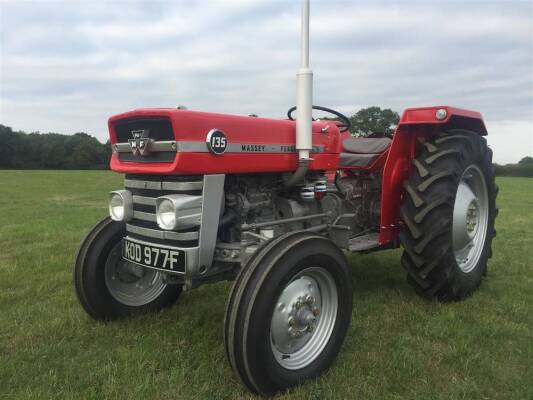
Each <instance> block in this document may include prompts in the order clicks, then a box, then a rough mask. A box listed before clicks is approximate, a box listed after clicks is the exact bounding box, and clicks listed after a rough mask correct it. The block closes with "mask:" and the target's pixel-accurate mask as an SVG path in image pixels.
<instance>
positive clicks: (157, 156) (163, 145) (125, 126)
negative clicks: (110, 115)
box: [113, 117, 176, 163]
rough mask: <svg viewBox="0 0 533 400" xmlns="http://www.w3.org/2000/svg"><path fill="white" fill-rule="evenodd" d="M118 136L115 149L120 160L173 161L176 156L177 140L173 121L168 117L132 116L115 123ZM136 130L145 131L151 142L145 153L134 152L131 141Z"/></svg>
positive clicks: (143, 161)
mask: <svg viewBox="0 0 533 400" xmlns="http://www.w3.org/2000/svg"><path fill="white" fill-rule="evenodd" d="M113 129H114V130H115V135H116V137H117V143H116V144H115V145H114V150H115V151H116V152H117V153H118V158H119V160H120V161H131V162H141V163H154V162H172V161H174V159H175V158H176V142H175V139H174V134H173V132H172V123H171V122H170V119H168V118H156V117H152V118H148V117H146V118H132V119H124V120H119V121H116V122H114V123H113ZM135 131H143V132H145V134H146V139H149V140H150V141H151V142H152V143H150V145H149V147H150V149H149V151H147V153H146V154H145V155H141V154H133V151H132V148H131V146H130V143H129V141H130V140H131V139H133V133H132V132H135Z"/></svg>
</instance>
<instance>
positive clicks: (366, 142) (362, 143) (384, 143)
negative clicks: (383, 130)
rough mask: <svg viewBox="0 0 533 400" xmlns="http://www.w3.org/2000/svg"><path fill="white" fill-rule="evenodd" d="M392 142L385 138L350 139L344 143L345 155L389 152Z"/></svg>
mask: <svg viewBox="0 0 533 400" xmlns="http://www.w3.org/2000/svg"><path fill="white" fill-rule="evenodd" d="M391 142H392V140H391V139H389V138H387V137H383V138H363V137H362V138H354V137H353V138H348V139H344V141H343V142H342V147H343V148H344V150H343V151H344V152H345V153H354V154H379V153H383V152H384V151H385V150H387V149H388V148H389V146H390V144H391Z"/></svg>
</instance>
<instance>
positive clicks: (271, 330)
mask: <svg viewBox="0 0 533 400" xmlns="http://www.w3.org/2000/svg"><path fill="white" fill-rule="evenodd" d="M351 310H352V284H351V277H350V272H349V269H348V267H347V264H346V259H345V257H344V254H343V253H342V252H341V251H340V250H339V248H338V247H337V246H335V245H334V244H333V243H332V242H331V241H329V240H327V239H326V238H323V237H321V236H316V235H311V234H307V233H292V234H288V235H285V236H282V237H280V238H277V239H274V240H272V241H271V242H270V243H269V244H267V245H266V246H265V247H264V248H262V249H261V250H258V251H257V253H256V255H255V256H254V257H253V258H252V259H251V260H250V262H249V263H248V265H247V266H246V267H245V268H244V269H243V270H242V271H241V273H240V274H239V276H238V277H237V279H236V281H235V284H234V287H233V289H232V292H231V294H230V298H229V302H228V306H227V312H226V319H225V332H224V333H225V335H224V339H225V340H224V342H225V347H226V353H227V356H228V358H229V361H230V363H231V365H232V367H233V369H234V371H235V372H236V373H237V375H238V376H239V377H240V379H241V380H242V382H243V383H244V384H245V385H246V386H247V387H248V388H249V389H250V390H252V391H253V392H256V393H261V394H264V395H270V394H273V393H275V392H278V391H281V390H284V389H287V388H289V387H291V386H294V385H297V384H299V383H301V382H302V381H303V380H304V379H307V378H312V377H315V376H318V375H319V374H320V373H321V372H322V371H324V370H325V369H326V368H327V367H329V366H330V365H331V363H332V362H333V360H334V359H335V357H336V356H337V354H338V352H339V350H340V347H341V345H342V343H343V340H344V337H345V335H346V331H347V329H348V325H349V323H350V319H351Z"/></svg>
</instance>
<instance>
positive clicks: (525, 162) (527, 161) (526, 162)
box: [518, 156, 533, 165]
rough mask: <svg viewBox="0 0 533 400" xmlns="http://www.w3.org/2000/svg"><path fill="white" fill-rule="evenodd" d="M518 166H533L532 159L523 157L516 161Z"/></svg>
mask: <svg viewBox="0 0 533 400" xmlns="http://www.w3.org/2000/svg"><path fill="white" fill-rule="evenodd" d="M518 165H533V157H529V156H527V157H524V158H522V159H521V160H520V161H518Z"/></svg>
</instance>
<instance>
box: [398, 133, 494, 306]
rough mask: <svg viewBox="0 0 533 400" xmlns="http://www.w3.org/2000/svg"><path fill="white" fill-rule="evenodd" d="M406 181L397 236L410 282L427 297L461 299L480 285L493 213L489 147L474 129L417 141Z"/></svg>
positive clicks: (489, 250) (485, 261) (492, 177)
mask: <svg viewBox="0 0 533 400" xmlns="http://www.w3.org/2000/svg"><path fill="white" fill-rule="evenodd" d="M413 166H414V168H413V173H412V175H411V177H410V178H409V180H408V181H407V182H406V183H405V189H406V195H405V198H404V201H403V205H402V208H401V217H402V221H403V229H402V233H401V235H400V239H401V241H402V244H403V247H404V249H405V252H404V254H403V257H402V265H403V266H404V268H405V269H406V271H407V273H408V281H409V283H410V284H411V285H412V286H413V287H414V288H415V289H416V291H417V292H418V293H420V294H422V295H424V296H426V297H435V298H437V299H439V300H461V299H464V298H465V297H467V296H469V295H470V294H472V293H473V292H474V291H475V290H476V289H477V288H478V287H479V285H480V283H481V280H482V277H483V275H485V273H486V271H487V262H488V259H489V258H490V256H491V255H492V250H491V244H492V239H493V237H494V236H495V233H496V231H495V230H494V220H495V218H496V214H497V211H498V210H497V208H496V195H497V193H498V187H497V186H496V184H495V182H494V172H493V166H492V151H491V150H490V148H489V147H488V146H487V143H486V141H485V139H484V138H483V137H481V136H479V135H477V134H476V133H474V132H469V131H465V130H450V131H447V132H441V133H440V134H439V135H438V136H437V137H436V138H435V139H434V140H432V141H426V142H423V143H422V144H421V150H420V152H419V155H418V156H417V158H416V159H415V160H414V161H413Z"/></svg>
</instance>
